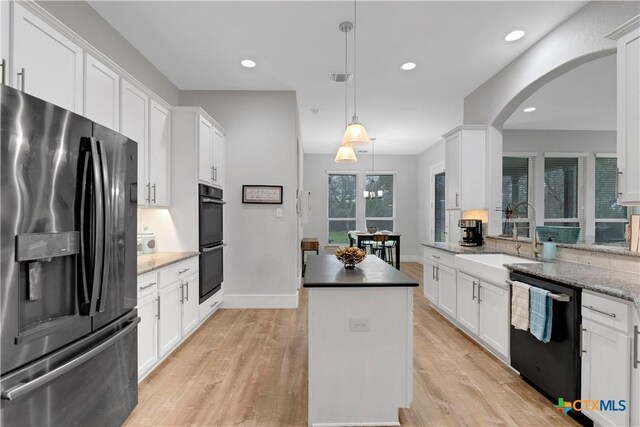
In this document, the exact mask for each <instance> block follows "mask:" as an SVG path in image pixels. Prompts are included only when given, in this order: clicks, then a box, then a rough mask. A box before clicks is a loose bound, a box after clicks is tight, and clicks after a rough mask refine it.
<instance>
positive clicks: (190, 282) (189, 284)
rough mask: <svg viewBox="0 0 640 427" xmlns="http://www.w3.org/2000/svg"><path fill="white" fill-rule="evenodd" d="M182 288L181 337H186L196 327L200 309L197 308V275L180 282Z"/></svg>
mask: <svg viewBox="0 0 640 427" xmlns="http://www.w3.org/2000/svg"><path fill="white" fill-rule="evenodd" d="M181 287H182V299H181V303H182V336H186V335H187V334H189V332H191V331H192V330H194V329H195V327H196V326H198V323H199V321H200V309H199V307H198V305H199V304H198V275H197V274H193V275H191V276H189V277H187V278H186V279H184V280H182V281H181Z"/></svg>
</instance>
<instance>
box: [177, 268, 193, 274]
mask: <svg viewBox="0 0 640 427" xmlns="http://www.w3.org/2000/svg"><path fill="white" fill-rule="evenodd" d="M189 270H191V268H189V267H187V268H185V269H184V270H180V271H178V274H183V273H186V272H187V271H189Z"/></svg>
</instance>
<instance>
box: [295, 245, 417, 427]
mask: <svg viewBox="0 0 640 427" xmlns="http://www.w3.org/2000/svg"><path fill="white" fill-rule="evenodd" d="M416 286H418V283H417V282H416V281H415V280H413V279H411V278H410V277H408V276H406V275H405V274H403V273H401V272H400V271H398V270H396V269H395V268H393V267H391V266H389V265H388V264H387V263H386V262H384V261H382V260H381V259H379V258H377V257H375V256H368V257H367V258H365V260H364V261H362V262H361V263H360V264H358V265H357V266H356V268H355V269H353V270H348V269H345V268H344V266H343V264H342V263H341V262H340V261H338V260H337V259H336V258H335V256H333V255H311V256H310V257H309V261H308V264H307V270H306V275H305V282H304V287H305V288H308V297H309V416H308V419H309V425H311V426H337V425H349V426H358V425H400V423H399V421H398V409H399V408H408V407H409V406H410V404H411V398H412V389H413V381H412V377H413V290H412V289H411V288H412V287H416Z"/></svg>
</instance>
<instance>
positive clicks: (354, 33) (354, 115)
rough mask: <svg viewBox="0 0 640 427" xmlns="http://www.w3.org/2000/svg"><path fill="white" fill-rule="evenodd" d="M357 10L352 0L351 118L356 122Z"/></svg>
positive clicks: (354, 0)
mask: <svg viewBox="0 0 640 427" xmlns="http://www.w3.org/2000/svg"><path fill="white" fill-rule="evenodd" d="M357 43H358V8H357V2H356V0H353V118H354V121H356V117H358V112H357V108H356V89H357V87H356V76H357V73H358V58H357V57H358V45H357Z"/></svg>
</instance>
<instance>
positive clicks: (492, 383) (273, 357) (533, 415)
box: [125, 263, 577, 427]
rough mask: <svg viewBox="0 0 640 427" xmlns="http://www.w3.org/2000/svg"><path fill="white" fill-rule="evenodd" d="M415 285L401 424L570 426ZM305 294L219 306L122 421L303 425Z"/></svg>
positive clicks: (146, 384) (411, 267)
mask: <svg viewBox="0 0 640 427" xmlns="http://www.w3.org/2000/svg"><path fill="white" fill-rule="evenodd" d="M402 271H404V272H405V273H407V274H409V275H410V276H412V277H413V278H415V279H416V280H418V281H419V282H420V287H419V288H416V289H415V291H414V374H413V381H414V384H413V388H414V391H413V403H412V405H411V408H409V409H401V410H400V413H399V419H400V422H401V424H402V425H407V426H513V425H518V426H575V425H577V423H575V421H573V419H571V418H569V417H567V416H564V415H561V414H559V413H557V412H556V411H555V410H554V408H553V404H552V403H551V402H549V401H548V400H547V399H545V398H544V397H543V396H542V395H540V394H539V393H538V392H536V391H535V390H534V389H533V388H532V387H531V386H529V385H528V384H527V383H526V382H524V381H523V380H522V379H521V378H520V377H519V376H518V375H517V373H515V372H514V371H513V370H511V369H510V368H509V367H508V366H506V365H504V364H503V363H502V362H500V361H499V360H497V359H496V358H495V357H494V356H492V355H491V354H490V353H489V352H487V351H485V350H484V349H483V348H482V347H480V346H479V345H478V344H477V343H476V342H475V341H473V340H471V339H470V338H469V337H467V336H466V335H465V334H464V333H463V332H461V331H459V330H458V329H457V328H456V327H454V326H453V325H451V324H450V323H449V322H448V321H447V320H445V319H444V318H443V317H442V316H441V315H440V314H438V313H437V312H436V311H435V310H433V309H432V308H431V307H430V306H429V304H428V303H427V301H426V299H425V298H424V296H423V292H422V265H420V264H418V263H403V264H402ZM307 307H308V306H307V293H306V291H305V290H304V289H303V290H302V291H301V293H300V305H299V308H298V309H278V310H268V309H261V310H257V309H256V310H239V309H230V310H219V311H218V312H216V313H215V314H214V315H213V316H211V318H209V319H208V320H207V321H206V322H205V324H204V325H202V327H200V329H198V330H197V331H196V332H194V334H193V335H192V336H191V337H189V339H188V340H187V341H186V342H185V343H183V344H182V345H181V346H180V348H178V349H177V350H176V351H175V352H174V353H173V354H172V355H171V356H170V357H169V358H168V359H167V360H166V361H165V362H163V364H162V365H161V366H160V367H158V368H157V369H156V370H155V371H154V372H153V373H151V374H150V375H149V376H148V377H147V378H146V379H145V380H144V381H143V382H142V383H141V384H140V396H139V403H138V406H137V407H136V409H135V410H134V411H133V413H132V414H131V416H130V417H129V419H128V420H127V422H126V424H125V425H126V426H232V425H241V426H260V427H267V426H305V425H307V398H308V397H307V396H308V394H307V376H308V365H307Z"/></svg>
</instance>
